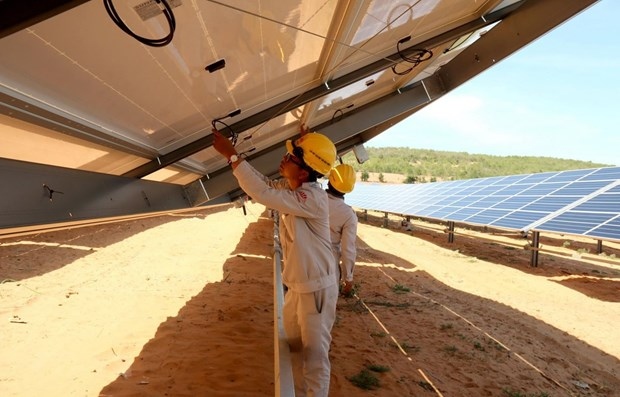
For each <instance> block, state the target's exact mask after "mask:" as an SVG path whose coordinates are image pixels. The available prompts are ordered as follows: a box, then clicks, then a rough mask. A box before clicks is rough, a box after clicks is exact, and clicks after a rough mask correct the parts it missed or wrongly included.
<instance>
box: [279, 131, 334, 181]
mask: <svg viewBox="0 0 620 397" xmlns="http://www.w3.org/2000/svg"><path fill="white" fill-rule="evenodd" d="M286 151H287V152H288V153H290V154H292V155H294V156H296V157H301V159H302V160H303V161H304V163H305V164H306V165H307V166H308V167H310V168H312V169H313V170H314V171H316V172H318V173H319V174H321V175H327V174H328V173H329V171H330V170H331V169H332V167H333V166H334V163H335V162H336V156H337V153H336V146H334V143H333V142H332V141H331V140H330V139H329V138H328V137H326V136H325V135H323V134H319V133H318V132H311V133H308V134H305V135H303V136H302V137H301V138H299V139H296V140H295V142H293V141H292V140H290V139H289V140H287V141H286Z"/></svg>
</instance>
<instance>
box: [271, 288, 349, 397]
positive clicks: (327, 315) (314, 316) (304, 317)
mask: <svg viewBox="0 0 620 397" xmlns="http://www.w3.org/2000/svg"><path fill="white" fill-rule="evenodd" d="M337 301H338V285H337V284H334V285H332V286H330V287H328V288H324V289H322V290H319V291H316V292H311V293H306V294H300V293H296V292H293V291H291V290H288V291H287V293H286V295H285V297H284V307H283V320H284V330H285V332H286V335H287V339H288V341H289V345H290V347H291V353H292V355H293V357H292V359H293V364H294V365H295V364H296V363H299V362H301V363H302V364H301V365H302V366H303V369H302V373H303V381H300V379H295V383H296V390H298V394H301V395H303V394H302V393H303V391H305V392H306V396H307V397H327V395H328V394H329V378H330V369H331V366H330V362H329V346H330V344H331V340H332V337H331V330H332V327H333V325H334V321H335V319H336V303H337ZM296 356H297V357H296ZM297 365H299V364H297ZM293 372H294V373H299V372H300V371H299V369H297V371H296V370H295V368H294V369H293ZM300 389H301V390H300Z"/></svg>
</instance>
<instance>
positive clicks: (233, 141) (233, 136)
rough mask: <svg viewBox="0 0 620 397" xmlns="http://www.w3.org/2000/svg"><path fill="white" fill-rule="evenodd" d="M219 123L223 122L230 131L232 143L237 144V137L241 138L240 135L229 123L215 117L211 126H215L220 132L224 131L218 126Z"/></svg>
mask: <svg viewBox="0 0 620 397" xmlns="http://www.w3.org/2000/svg"><path fill="white" fill-rule="evenodd" d="M217 123H220V124H223V125H224V128H225V129H226V130H228V132H230V141H231V142H232V145H233V146H235V145H236V144H237V138H239V135H238V134H237V133H236V132H235V131H234V130H233V129H232V128H231V127H230V126H229V125H228V124H226V123H225V122H223V121H222V120H220V119H215V120H213V121H212V122H211V126H212V127H213V129H214V130H217V131H220V132H221V131H222V130H220V129H218V128H217Z"/></svg>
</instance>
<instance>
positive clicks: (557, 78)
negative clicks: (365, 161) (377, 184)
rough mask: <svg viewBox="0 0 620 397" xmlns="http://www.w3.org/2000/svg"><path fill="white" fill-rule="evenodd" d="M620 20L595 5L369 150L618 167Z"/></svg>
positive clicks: (609, 0)
mask: <svg viewBox="0 0 620 397" xmlns="http://www.w3.org/2000/svg"><path fill="white" fill-rule="evenodd" d="M619 15H620V1H618V0H601V1H599V2H598V3H596V4H594V5H593V6H591V7H590V8H588V9H586V10H585V11H583V12H582V13H580V14H578V15H576V16H575V17H573V18H572V19H570V20H568V21H566V22H565V23H564V24H562V25H560V26H559V27H557V28H556V29H554V30H552V31H551V32H549V33H547V34H546V35H544V36H542V37H540V38H539V39H538V40H536V41H534V42H533V43H530V44H529V45H528V46H526V47H524V48H522V49H521V50H519V51H518V52H516V53H514V54H512V55H511V56H509V57H508V58H506V59H504V60H503V61H501V62H499V63H498V64H497V65H495V66H493V67H492V68H490V69H487V70H486V71H484V72H482V73H481V74H479V75H478V76H476V77H474V78H473V79H471V80H470V81H468V82H467V83H465V84H463V85H462V86H460V87H458V88H457V89H455V90H453V91H451V92H450V93H448V94H447V95H444V96H443V97H442V98H440V99H438V100H437V101H435V102H434V103H432V104H430V105H429V106H427V107H426V108H424V109H422V110H420V111H419V112H417V113H415V114H413V115H412V116H410V117H409V118H407V119H406V120H404V121H402V122H401V123H399V124H397V125H396V126H394V127H392V128H391V129H389V130H387V131H385V132H383V133H382V134H381V135H379V136H377V137H375V138H373V139H372V140H370V141H369V142H368V143H367V146H370V147H386V146H407V147H413V148H420V149H433V150H445V151H458V152H468V153H477V154H490V155H497V156H508V155H517V156H547V157H558V158H565V159H574V160H584V161H592V162H595V163H604V164H609V165H618V166H620V28H619V27H618V21H617V17H618V16H619Z"/></svg>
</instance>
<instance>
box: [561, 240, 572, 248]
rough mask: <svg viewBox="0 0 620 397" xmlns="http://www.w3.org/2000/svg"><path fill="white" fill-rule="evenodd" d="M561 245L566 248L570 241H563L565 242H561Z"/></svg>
mask: <svg viewBox="0 0 620 397" xmlns="http://www.w3.org/2000/svg"><path fill="white" fill-rule="evenodd" d="M562 247H564V248H568V247H570V241H565V242H563V243H562Z"/></svg>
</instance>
